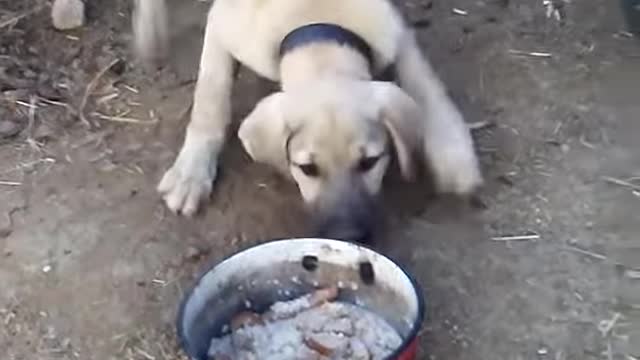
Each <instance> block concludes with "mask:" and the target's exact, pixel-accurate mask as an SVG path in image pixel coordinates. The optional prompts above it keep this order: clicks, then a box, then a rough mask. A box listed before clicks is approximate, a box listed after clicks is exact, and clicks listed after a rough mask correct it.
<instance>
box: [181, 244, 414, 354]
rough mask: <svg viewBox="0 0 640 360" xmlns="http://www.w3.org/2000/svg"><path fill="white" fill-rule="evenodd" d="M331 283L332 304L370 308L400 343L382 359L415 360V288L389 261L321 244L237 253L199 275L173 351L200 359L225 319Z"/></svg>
mask: <svg viewBox="0 0 640 360" xmlns="http://www.w3.org/2000/svg"><path fill="white" fill-rule="evenodd" d="M332 285H337V286H338V287H339V288H340V295H339V297H338V299H337V300H338V301H343V302H348V303H351V304H355V305H358V306H362V307H363V308H365V309H367V310H369V311H372V312H373V313H376V314H378V315H379V316H381V317H382V318H383V319H385V320H386V321H387V322H388V323H389V324H390V325H391V326H393V327H394V328H395V329H396V330H397V331H398V333H399V334H400V336H401V337H402V339H403V343H402V345H401V346H400V347H399V348H398V349H396V351H395V352H394V353H393V354H392V355H391V356H390V357H389V359H394V360H412V359H415V356H416V350H417V343H418V340H417V336H418V331H419V330H420V327H421V325H422V320H423V318H424V298H423V295H422V290H421V288H420V286H419V285H418V284H417V283H416V282H415V281H414V280H413V278H412V277H411V276H410V275H409V274H408V273H407V272H406V271H404V270H403V269H402V268H401V267H400V266H398V265H397V264H395V263H394V262H393V261H391V260H390V259H389V258H387V257H385V256H383V255H381V254H379V253H377V252H375V251H373V250H371V249H369V248H366V247H363V246H359V245H355V244H353V243H348V242H342V241H337V240H326V239H290V240H279V241H273V242H269V243H265V244H262V245H258V246H255V247H252V248H250V249H247V250H244V251H241V252H239V253H237V254H235V255H233V256H231V257H229V258H227V259H226V260H224V261H223V262H221V263H219V264H218V265H216V266H214V267H213V268H211V269H210V270H209V271H207V272H205V273H204V274H203V275H202V276H201V277H200V278H199V279H198V281H197V283H196V285H195V286H194V287H193V289H192V290H191V291H190V292H189V293H188V294H187V295H186V297H185V299H184V300H183V302H182V304H181V306H180V311H179V314H178V324H177V326H178V336H179V339H180V342H181V346H182V348H183V349H184V351H185V352H186V354H187V355H189V356H190V357H191V358H192V359H194V360H207V352H208V350H209V346H210V343H211V339H212V338H214V337H219V336H222V335H223V334H224V330H225V329H226V328H228V324H229V323H230V321H231V319H232V317H233V316H234V315H235V314H237V313H239V312H241V311H245V310H251V311H254V312H257V313H262V312H264V311H266V310H267V309H268V308H269V307H270V306H271V305H272V304H273V303H275V302H278V301H288V300H292V299H295V298H298V297H300V296H303V295H305V294H308V293H310V292H312V291H314V290H315V289H317V288H319V287H325V286H332Z"/></svg>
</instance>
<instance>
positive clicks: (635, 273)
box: [624, 270, 640, 280]
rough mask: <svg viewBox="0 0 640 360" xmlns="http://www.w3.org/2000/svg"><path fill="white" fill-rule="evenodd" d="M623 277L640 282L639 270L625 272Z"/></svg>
mask: <svg viewBox="0 0 640 360" xmlns="http://www.w3.org/2000/svg"><path fill="white" fill-rule="evenodd" d="M624 274H625V276H626V277H628V278H629V279H632V280H640V270H627V271H625V272H624Z"/></svg>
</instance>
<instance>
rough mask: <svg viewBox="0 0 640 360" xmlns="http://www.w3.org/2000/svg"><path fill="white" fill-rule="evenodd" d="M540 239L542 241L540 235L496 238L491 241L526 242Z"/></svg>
mask: <svg viewBox="0 0 640 360" xmlns="http://www.w3.org/2000/svg"><path fill="white" fill-rule="evenodd" d="M539 239H540V235H538V234H529V235H513V236H496V237H492V238H491V240H493V241H526V240H539Z"/></svg>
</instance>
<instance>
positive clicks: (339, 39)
mask: <svg viewBox="0 0 640 360" xmlns="http://www.w3.org/2000/svg"><path fill="white" fill-rule="evenodd" d="M133 28H134V33H135V39H136V40H135V41H136V49H137V52H138V54H139V56H140V57H141V58H143V59H146V60H150V59H151V60H153V59H157V58H160V57H162V56H165V55H166V54H167V51H168V50H167V49H168V47H167V44H168V39H167V37H168V29H167V10H166V5H165V3H164V1H163V0H137V4H136V9H135V14H134V18H133ZM236 61H237V62H239V63H241V64H243V65H244V66H246V67H248V68H250V69H252V70H253V71H254V72H256V73H257V74H258V75H260V76H262V77H264V78H267V79H270V80H272V81H276V82H279V84H280V89H281V90H280V91H278V92H275V93H273V94H270V95H268V96H266V97H265V98H263V99H262V100H260V101H259V102H258V104H257V105H256V106H255V108H254V109H253V110H252V111H251V112H250V113H249V115H247V116H246V118H245V119H243V121H242V123H241V124H240V127H239V130H238V137H239V138H240V141H241V143H242V145H243V147H244V149H245V150H246V152H247V153H248V154H249V155H250V157H251V158H252V159H253V160H254V161H256V162H261V163H265V164H268V165H270V166H273V167H274V168H276V169H279V170H280V171H281V172H282V173H284V174H285V175H286V176H288V177H289V178H291V179H292V180H293V181H295V183H296V184H297V186H298V188H299V190H300V193H301V195H302V198H303V200H304V202H305V203H306V204H307V205H308V206H309V207H310V209H311V210H312V214H313V215H312V216H313V217H314V218H315V220H316V222H317V224H318V226H319V230H318V232H319V235H321V236H326V237H330V238H336V239H343V240H350V241H363V240H366V239H367V238H368V237H369V236H370V235H371V221H370V220H369V218H371V217H372V216H373V215H374V213H375V212H374V209H375V207H376V201H375V199H376V197H377V195H378V194H379V193H380V190H381V184H382V180H383V177H384V175H385V173H386V172H387V168H388V167H389V164H390V161H391V160H392V159H391V158H392V156H393V155H394V154H395V157H396V159H397V162H398V164H399V168H400V170H401V172H402V175H403V176H404V177H405V178H406V179H408V180H411V179H413V178H414V176H415V165H416V162H417V161H423V162H424V163H426V164H428V165H429V166H430V168H431V172H432V173H433V175H434V178H435V185H436V187H437V190H438V191H439V192H441V193H453V194H458V195H468V194H470V193H472V192H474V191H475V190H476V189H477V188H478V187H479V186H480V185H481V184H482V183H483V179H482V175H481V172H480V168H479V164H478V160H477V157H476V154H475V152H474V148H473V141H472V138H471V135H470V132H469V129H468V127H467V125H466V124H465V122H464V120H463V117H462V115H461V113H460V111H459V110H458V108H457V107H456V105H455V104H454V103H453V101H452V100H451V99H450V98H449V97H448V95H447V91H446V88H445V86H444V85H443V83H442V82H441V80H440V79H439V77H438V76H437V74H436V72H435V71H434V69H433V68H432V66H431V65H430V63H429V62H428V60H427V59H426V57H425V56H424V54H423V53H422V52H421V50H420V48H419V46H418V43H417V40H416V38H415V35H414V33H413V31H412V29H411V28H410V27H409V26H408V25H407V24H406V23H405V21H404V20H403V17H402V16H401V14H400V12H399V11H398V10H397V9H396V8H394V6H393V5H392V4H391V3H390V2H389V1H387V0H322V1H317V0H216V1H215V2H214V3H213V5H212V6H211V8H210V10H209V13H208V19H207V25H206V29H205V37H204V45H203V48H202V54H201V59H200V68H199V73H198V78H197V83H196V87H195V94H194V103H193V109H192V113H191V119H190V122H189V124H188V126H187V129H186V135H185V139H184V143H183V146H182V148H181V150H180V152H179V154H178V156H177V158H176V159H175V162H174V164H173V166H171V168H169V170H167V172H166V173H165V174H164V176H163V177H162V179H161V181H160V183H159V185H158V191H159V192H160V193H161V194H162V196H163V198H164V201H165V202H166V205H167V206H168V208H169V209H171V210H172V211H173V212H175V213H181V214H183V215H186V216H191V215H193V214H195V213H196V212H197V210H198V208H199V207H200V206H201V204H202V203H203V201H204V200H206V199H208V198H209V195H210V193H211V191H212V186H213V182H214V180H215V178H216V173H217V168H218V158H219V154H220V152H221V149H222V147H223V146H224V143H225V140H226V138H227V136H226V132H227V126H228V124H229V123H230V121H231V88H232V84H233V73H234V63H235V62H236ZM390 66H392V67H393V69H394V71H395V75H396V82H395V83H393V82H387V81H380V80H377V76H378V75H380V74H382V73H383V72H384V70H385V69H388V68H389V67H390Z"/></svg>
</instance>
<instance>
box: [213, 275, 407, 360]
mask: <svg viewBox="0 0 640 360" xmlns="http://www.w3.org/2000/svg"><path fill="white" fill-rule="evenodd" d="M337 296H338V287H329V288H324V289H320V290H317V291H315V292H313V293H310V294H308V295H305V296H303V297H300V298H297V299H294V300H290V301H280V302H276V303H274V304H273V305H272V306H271V307H270V308H269V310H268V311H267V312H265V313H264V314H262V315H258V314H256V313H253V312H241V313H239V314H237V315H236V316H235V317H234V318H233V319H232V320H231V324H230V326H229V330H230V333H228V334H227V335H225V336H223V337H221V338H214V339H213V340H212V341H211V347H210V349H209V358H210V359H213V360H228V359H237V360H254V359H264V360H272V359H273V360H276V359H277V360H286V359H291V360H294V359H318V360H320V359H323V360H324V359H326V360H329V359H336V360H338V359H340V360H342V359H345V360H346V359H353V360H377V359H386V358H387V357H389V355H391V354H392V353H393V352H394V351H395V350H396V349H397V348H398V347H399V346H400V345H401V344H402V337H401V336H400V334H399V333H398V332H397V331H396V330H395V329H394V328H393V327H392V326H391V325H390V324H388V323H387V322H386V321H385V320H384V319H382V318H381V317H379V316H378V315H376V314H374V313H372V312H370V311H368V310H365V309H364V308H361V307H358V306H356V305H352V304H349V303H345V302H340V301H335V300H336V298H337Z"/></svg>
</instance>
